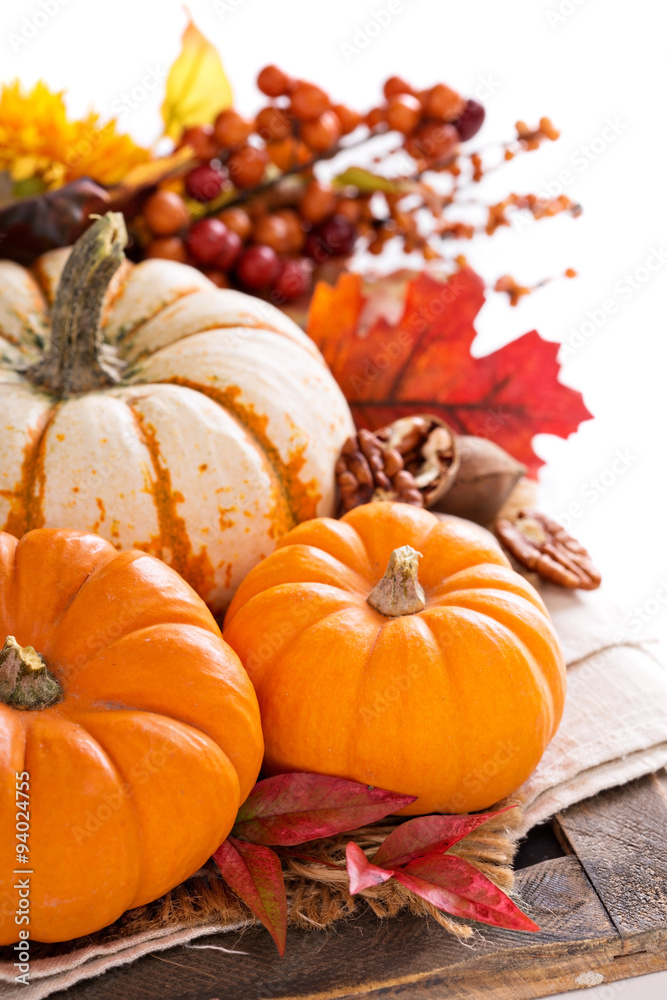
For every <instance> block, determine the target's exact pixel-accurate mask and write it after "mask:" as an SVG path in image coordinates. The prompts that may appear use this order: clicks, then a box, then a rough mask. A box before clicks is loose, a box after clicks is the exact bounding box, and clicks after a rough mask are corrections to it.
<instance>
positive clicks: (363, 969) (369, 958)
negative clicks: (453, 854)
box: [67, 855, 667, 1000]
mask: <svg viewBox="0 0 667 1000" xmlns="http://www.w3.org/2000/svg"><path fill="white" fill-rule="evenodd" d="M517 889H518V891H519V892H520V894H521V896H522V898H523V900H524V904H525V905H526V907H527V909H528V910H529V912H530V913H531V915H532V916H533V917H534V918H535V919H536V920H537V922H538V923H539V924H540V926H541V927H542V931H541V932H540V933H539V934H535V935H532V934H530V935H528V934H516V933H511V932H508V931H502V930H496V929H494V928H488V929H487V928H484V930H483V931H481V932H480V933H479V934H478V935H477V936H476V939H475V941H474V944H473V946H472V947H470V946H464V945H462V944H460V943H458V942H457V941H455V940H454V939H453V938H451V937H450V936H449V935H448V934H446V933H445V932H444V931H443V930H442V929H441V928H440V927H438V925H437V924H435V923H434V922H427V921H424V920H423V919H422V918H419V917H414V916H411V915H409V914H407V915H405V916H403V917H401V918H398V919H394V920H386V921H379V920H377V919H376V918H375V917H374V916H373V915H372V914H370V913H365V914H364V915H363V916H362V917H359V918H358V919H355V920H351V921H349V922H348V923H345V924H340V925H334V927H332V929H331V930H330V931H328V932H326V933H324V932H317V931H313V932H311V933H304V932H300V931H290V933H289V935H288V946H287V954H286V957H285V958H284V959H282V960H280V959H279V958H278V957H277V955H276V952H275V949H274V946H273V944H272V943H271V941H270V939H269V937H268V935H267V934H266V932H265V931H263V930H262V929H261V928H252V929H250V930H248V931H246V932H245V933H244V934H240V935H239V934H233V935H232V934H227V935H215V936H212V937H211V938H207V939H205V940H204V941H202V940H198V941H197V942H195V945H196V946H197V947H189V948H188V947H179V948H173V949H170V950H169V951H167V952H163V953H161V954H159V955H157V954H156V955H152V956H146V957H145V958H143V959H140V960H139V961H138V962H137V963H135V964H134V965H133V966H131V967H128V968H121V969H116V970H113V971H111V972H109V973H107V974H106V975H105V976H103V977H102V978H100V979H96V980H93V981H90V982H87V983H82V984H80V985H79V986H76V987H73V988H72V989H70V990H69V991H68V993H67V1000H121V998H122V1000H126V998H127V997H130V996H131V997H141V998H142V1000H158V998H159V1000H213V998H220V1000H222V998H223V997H224V1000H250V998H259V997H262V998H267V1000H268V998H271V1000H306V998H307V1000H325V998H326V1000H329V998H334V997H336V998H345V997H379V996H380V995H382V996H383V997H389V998H392V997H396V998H398V997H401V998H403V1000H405V998H414V1000H427V998H430V1000H433V998H436V997H437V998H438V1000H440V998H443V1000H444V998H447V1000H449V998H468V1000H471V998H473V997H475V998H477V997H479V996H480V995H483V996H484V997H485V1000H486V998H489V1000H532V998H535V997H542V996H548V995H549V994H553V993H558V992H561V991H564V990H568V989H573V988H577V987H578V986H582V985H585V984H586V983H591V982H592V981H594V982H601V981H603V980H600V979H599V978H598V977H599V976H603V977H604V981H605V982H610V981H613V980H615V979H621V978H625V977H627V976H632V975H638V974H642V973H643V972H652V971H656V970H657V969H659V968H664V967H665V966H667V932H666V933H665V934H664V936H663V937H662V938H659V937H657V936H656V935H655V934H653V935H651V934H647V935H640V936H638V938H637V944H638V947H637V951H641V952H645V953H644V954H638V955H634V956H628V957H627V958H626V959H624V960H623V961H622V962H620V963H619V962H618V961H617V956H619V955H621V954H622V953H623V942H622V940H621V938H620V937H619V935H618V933H617V931H616V929H615V927H614V926H613V924H612V922H611V921H610V919H609V916H608V915H607V913H606V911H605V908H604V907H603V906H602V904H601V903H600V900H599V899H598V897H597V895H596V894H595V892H594V890H593V888H592V886H591V884H590V882H589V880H588V878H587V876H586V874H585V872H584V871H583V869H582V867H581V865H580V864H579V861H578V860H577V858H576V857H574V856H573V855H571V856H569V857H561V858H555V859H552V860H549V861H545V862H542V863H541V864H537V865H535V866H533V867H531V868H526V869H524V870H523V871H521V872H519V873H518V875H517ZM642 937H643V938H646V941H645V942H642V940H641V939H642ZM202 944H207V945H212V946H215V947H217V948H227V949H235V950H237V951H241V952H247V954H246V955H242V954H237V955H230V954H227V953H225V952H223V951H220V950H212V949H204V948H201V945H202ZM639 945H641V947H639ZM591 974H592V975H593V980H591V978H590V977H591Z"/></svg>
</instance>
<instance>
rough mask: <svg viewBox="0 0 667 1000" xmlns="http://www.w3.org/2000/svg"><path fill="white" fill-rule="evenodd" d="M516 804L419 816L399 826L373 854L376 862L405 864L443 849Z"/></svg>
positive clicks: (393, 864)
mask: <svg viewBox="0 0 667 1000" xmlns="http://www.w3.org/2000/svg"><path fill="white" fill-rule="evenodd" d="M512 808H514V807H513V806H506V807H505V809H498V810H496V812H488V813H478V814H477V815H474V816H466V815H464V816H417V817H416V819H411V820H408V822H407V823H402V824H401V825H400V826H398V827H396V829H395V830H394V831H393V833H390V834H389V836H388V837H387V839H386V840H385V841H383V843H382V844H380V847H379V848H378V850H377V851H376V853H375V854H374V855H373V864H375V865H391V867H392V868H395V867H396V866H397V865H406V864H408V862H410V861H413V860H414V859H415V858H418V857H420V856H421V855H422V854H428V853H430V852H433V851H436V850H438V851H441V852H442V853H444V852H445V851H448V850H449V848H450V847H452V846H453V845H454V844H456V843H458V841H459V840H462V839H463V838H464V837H467V835H468V834H469V833H472V831H473V830H476V829H477V827H478V826H481V825H482V824H483V823H486V822H487V821H488V820H490V819H491V818H492V817H493V816H499V815H500V814H501V813H503V812H507V810H508V809H512Z"/></svg>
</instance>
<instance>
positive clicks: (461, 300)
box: [308, 268, 591, 475]
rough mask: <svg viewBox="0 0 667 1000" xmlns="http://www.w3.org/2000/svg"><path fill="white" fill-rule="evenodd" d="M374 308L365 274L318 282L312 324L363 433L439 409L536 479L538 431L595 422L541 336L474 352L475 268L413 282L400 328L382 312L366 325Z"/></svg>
mask: <svg viewBox="0 0 667 1000" xmlns="http://www.w3.org/2000/svg"><path fill="white" fill-rule="evenodd" d="M368 302H369V300H367V298H366V297H365V296H364V294H363V292H362V279H361V277H360V275H358V274H349V273H348V274H343V275H342V276H341V277H340V278H339V280H338V282H337V284H336V285H335V286H334V287H332V286H331V285H327V284H325V283H324V282H320V283H319V284H318V285H317V287H316V289H315V293H314V295H313V300H312V304H311V308H310V314H309V318H308V333H309V335H310V337H311V338H312V339H313V340H314V341H315V343H316V344H317V346H318V347H319V349H320V350H321V352H322V354H323V355H324V358H325V360H326V362H327V364H328V365H329V367H330V369H331V371H332V372H333V375H334V377H335V379H336V381H337V382H338V384H339V385H340V387H341V389H342V390H343V392H344V394H345V397H346V398H347V400H348V403H349V404H350V407H351V409H352V413H353V415H354V418H355V420H356V422H357V425H358V426H359V427H367V428H369V429H370V430H375V429H377V428H378V427H383V426H384V425H386V424H388V423H391V421H392V420H396V419H397V418H398V417H403V416H408V415H410V414H414V413H433V414H436V415H438V416H439V417H441V419H443V420H445V421H446V422H447V423H448V424H449V425H450V426H451V427H452V428H453V429H454V430H455V431H458V432H459V433H460V434H475V435H477V436H479V437H487V438H490V439H492V440H493V441H495V442H496V444H499V445H500V446H501V447H503V448H505V450H506V451H508V452H509V453H510V454H511V455H513V456H514V457H515V458H516V459H517V460H518V461H520V462H523V463H524V464H525V465H526V466H527V468H528V471H529V472H530V473H531V474H533V475H534V474H535V473H536V471H537V469H538V468H539V466H540V465H542V464H543V462H542V460H541V459H540V458H539V457H538V456H537V455H536V454H535V452H534V451H533V448H532V439H533V437H534V435H535V434H556V435H558V436H559V437H568V436H569V435H570V434H572V433H573V432H574V431H576V429H577V428H578V426H579V424H580V423H581V422H582V421H583V420H588V419H589V418H590V417H591V414H590V413H589V411H588V410H587V409H586V406H585V405H584V401H583V398H582V395H581V393H580V392H577V391H576V390H575V389H570V388H569V387H568V386H565V385H563V384H562V383H561V382H559V381H558V375H559V372H560V365H559V363H558V360H557V354H558V349H559V345H558V344H557V343H554V342H552V341H547V340H543V339H542V337H540V335H539V333H537V331H535V330H532V331H531V332H530V333H526V334H524V335H523V336H522V337H519V338H518V339H517V340H514V341H512V342H511V343H509V344H506V345H505V346H504V347H501V348H500V349H499V350H497V351H494V352H493V353H491V354H487V355H485V356H484V357H481V358H475V357H473V356H472V354H471V353H470V351H471V347H472V343H473V341H474V339H475V336H476V331H475V327H474V321H475V317H476V316H477V313H478V312H479V310H480V309H481V307H482V304H483V302H484V283H483V281H482V279H481V278H480V277H479V276H478V275H477V274H475V272H474V271H472V270H470V268H464V269H463V270H461V271H459V272H457V273H456V274H454V275H453V276H452V277H450V278H449V279H448V280H446V281H441V280H438V279H436V278H434V277H433V276H432V275H430V274H428V273H426V272H421V273H420V274H419V275H417V277H415V278H413V279H412V280H410V281H408V282H407V285H406V286H405V295H404V303H403V311H402V315H401V316H400V317H399V318H398V321H397V322H395V323H392V322H390V321H389V320H388V319H387V318H386V317H384V316H382V315H377V316H376V317H375V318H374V319H372V320H371V322H370V325H367V328H366V329H362V328H361V327H360V320H363V318H362V313H363V312H364V311H365V309H366V308H367V303H368ZM370 305H371V306H372V301H371V302H370Z"/></svg>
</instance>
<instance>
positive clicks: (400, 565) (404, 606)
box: [367, 545, 426, 618]
mask: <svg viewBox="0 0 667 1000" xmlns="http://www.w3.org/2000/svg"><path fill="white" fill-rule="evenodd" d="M420 559H421V552H417V551H416V550H415V549H413V548H412V547H411V546H410V545H402V546H401V547H400V549H394V551H393V552H392V554H391V555H390V556H389V563H388V564H387V569H386V570H385V574H384V576H383V577H382V579H381V580H380V582H379V583H378V584H377V586H376V587H374V589H373V590H372V591H371V592H370V594H369V595H368V598H367V600H368V603H369V604H370V606H371V607H372V608H375V610H376V611H379V612H380V614H381V615H386V616H387V618H398V617H399V616H400V615H414V614H415V612H416V611H423V610H424V608H425V607H426V596H425V594H424V589H423V587H422V585H421V584H420V582H419V580H418V579H417V569H418V567H419V560H420Z"/></svg>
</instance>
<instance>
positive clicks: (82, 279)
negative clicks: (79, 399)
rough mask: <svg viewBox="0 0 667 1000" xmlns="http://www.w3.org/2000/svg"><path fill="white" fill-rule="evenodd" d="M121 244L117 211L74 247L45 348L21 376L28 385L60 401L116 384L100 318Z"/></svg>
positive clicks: (119, 259) (115, 371) (121, 225)
mask: <svg viewBox="0 0 667 1000" xmlns="http://www.w3.org/2000/svg"><path fill="white" fill-rule="evenodd" d="M126 244H127V230H126V229H125V220H124V219H123V216H122V215H121V214H120V212H107V214H106V215H102V216H100V217H98V218H97V219H96V221H95V222H93V224H92V225H91V226H89V228H88V229H87V230H86V231H85V233H83V235H82V236H80V237H79V239H78V240H77V241H76V243H75V244H74V247H73V248H72V252H71V254H70V256H69V258H68V260H67V263H66V264H65V268H64V270H63V273H62V276H61V278H60V282H59V284H58V290H57V292H56V299H55V302H54V304H53V309H52V310H51V344H50V346H49V349H48V351H47V353H46V354H45V355H44V357H43V358H42V359H41V360H40V361H38V362H36V364H34V365H31V366H30V367H29V368H28V369H27V370H26V371H25V373H24V374H25V377H26V378H27V379H28V380H29V381H30V382H32V383H33V384H34V385H39V386H43V387H44V389H46V391H47V392H49V393H51V394H52V395H54V396H57V397H59V398H60V397H62V396H70V395H72V394H73V393H77V392H92V391H94V390H95V389H102V388H103V387H104V386H108V385H114V384H116V383H117V382H119V381H120V376H119V373H118V367H117V362H116V364H115V365H114V363H113V361H112V359H111V358H109V357H105V347H106V345H105V344H104V340H103V337H102V334H101V331H100V317H101V313H102V303H103V301H104V296H105V295H106V293H107V289H108V287H109V282H110V281H111V279H112V278H113V276H114V274H115V273H116V271H117V270H118V268H119V267H120V265H121V264H122V263H123V261H124V260H125V255H124V253H123V250H124V248H125V246H126ZM106 353H108V348H107V349H106Z"/></svg>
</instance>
